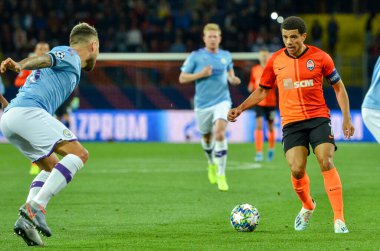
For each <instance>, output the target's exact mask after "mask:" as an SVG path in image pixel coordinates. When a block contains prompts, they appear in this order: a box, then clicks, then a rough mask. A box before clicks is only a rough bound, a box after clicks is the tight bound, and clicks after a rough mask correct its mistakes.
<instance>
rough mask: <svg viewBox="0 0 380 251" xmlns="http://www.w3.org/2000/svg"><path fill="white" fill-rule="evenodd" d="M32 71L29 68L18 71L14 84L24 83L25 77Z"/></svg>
mask: <svg viewBox="0 0 380 251" xmlns="http://www.w3.org/2000/svg"><path fill="white" fill-rule="evenodd" d="M31 73H32V71H31V70H22V71H20V73H19V74H18V75H17V77H16V79H15V86H16V87H21V86H23V85H24V84H25V81H26V79H27V78H28V76H29V75H30V74H31Z"/></svg>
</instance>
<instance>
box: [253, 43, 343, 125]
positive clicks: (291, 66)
mask: <svg viewBox="0 0 380 251" xmlns="http://www.w3.org/2000/svg"><path fill="white" fill-rule="evenodd" d="M323 77H327V78H328V80H329V82H330V83H331V84H334V83H336V82H337V81H339V80H340V76H339V74H338V73H337V72H336V70H335V66H334V62H333V61H332V59H331V57H330V56H329V55H328V54H327V53H326V52H324V51H322V50H320V49H318V48H317V47H314V46H309V45H308V46H307V48H306V50H305V51H304V52H303V53H302V54H301V55H300V56H298V57H297V58H293V57H291V56H290V55H289V54H288V52H287V51H286V49H285V48H283V49H281V50H279V51H277V52H275V53H274V54H273V55H272V56H271V57H270V59H269V60H268V63H267V65H266V67H265V69H264V72H263V75H262V77H261V80H260V86H261V87H263V88H273V87H274V85H275V84H276V83H277V87H278V91H279V108H280V115H281V119H282V125H283V126H284V125H286V124H289V123H292V122H297V121H302V120H307V119H311V118H317V117H326V118H330V110H329V108H328V107H327V105H326V101H325V98H324V96H323V89H322V85H323Z"/></svg>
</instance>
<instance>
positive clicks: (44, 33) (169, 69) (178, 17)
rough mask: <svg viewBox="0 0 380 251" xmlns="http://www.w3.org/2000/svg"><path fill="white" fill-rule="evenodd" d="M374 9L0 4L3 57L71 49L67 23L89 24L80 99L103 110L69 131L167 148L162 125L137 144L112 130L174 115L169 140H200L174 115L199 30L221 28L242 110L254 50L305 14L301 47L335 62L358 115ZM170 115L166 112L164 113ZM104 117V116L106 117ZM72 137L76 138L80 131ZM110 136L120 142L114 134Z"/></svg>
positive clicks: (8, 91) (65, 1)
mask: <svg viewBox="0 0 380 251" xmlns="http://www.w3.org/2000/svg"><path fill="white" fill-rule="evenodd" d="M379 6H380V3H379V1H371V0H363V1H362V0H360V1H359V0H349V1H338V0H336V1H328V0H322V1H314V2H308V1H300V0H295V1H289V0H276V1H275V0H262V1H259V0H234V1H220V0H203V1H201V0H198V1H189V0H183V1H180V0H160V1H152V0H147V1H141V0H126V1H122V0H106V1H101V2H99V1H94V0H80V1H74V0H56V1H47V2H44V3H42V2H41V1H36V0H1V1H0V13H1V15H0V23H1V26H0V32H1V33H0V34H1V39H0V59H3V58H5V57H9V56H10V57H13V58H15V59H16V60H19V59H22V58H24V57H26V56H27V55H28V54H29V53H30V52H31V51H33V48H34V45H35V44H36V43H37V42H38V41H47V42H48V43H49V44H50V47H54V46H56V45H61V44H67V43H68V41H67V38H68V36H69V31H70V28H71V27H72V26H73V25H75V24H76V23H78V22H80V21H86V22H88V23H90V24H93V25H94V26H95V27H96V28H97V29H98V32H99V35H100V42H101V53H102V54H101V56H100V58H99V61H98V64H97V67H96V69H95V71H94V72H91V73H89V74H87V73H83V75H82V80H81V83H80V85H79V92H78V93H79V97H80V111H88V110H91V111H92V113H91V114H95V113H96V112H95V111H99V112H100V115H99V116H98V117H97V118H95V117H96V116H95V117H94V116H91V115H88V113H82V115H81V116H79V117H81V118H85V117H86V119H87V120H88V121H90V122H91V124H92V125H93V126H92V128H89V127H86V129H84V128H82V127H83V126H84V124H82V122H81V121H80V119H78V116H76V117H75V116H74V119H75V121H76V122H74V123H72V124H73V125H74V126H76V127H81V128H82V129H81V130H82V131H83V130H85V131H86V132H87V134H89V132H90V131H91V134H92V136H88V135H87V136H85V135H83V137H81V139H84V140H104V139H108V140H115V139H116V140H121V141H167V138H168V137H169V138H170V135H169V136H168V133H169V132H167V131H168V130H167V129H165V128H164V129H163V128H159V129H157V130H156V132H158V134H157V133H155V134H154V135H153V132H152V135H150V134H149V133H150V132H146V133H147V134H149V135H148V136H147V137H140V138H139V137H135V138H134V137H126V136H125V135H124V134H128V132H125V133H124V134H123V132H120V131H119V132H115V130H118V129H115V128H116V127H117V125H120V126H119V127H118V128H121V129H120V130H123V129H122V128H123V127H124V128H125V127H126V126H128V127H129V128H131V127H132V129H133V126H135V125H136V124H137V125H141V123H145V126H146V127H147V128H150V127H149V125H150V124H149V121H150V120H152V119H153V120H155V119H156V118H159V120H160V119H169V118H172V117H171V116H174V119H176V118H183V119H184V120H187V122H186V123H185V124H184V125H181V127H182V129H180V130H179V131H176V132H175V134H176V135H179V134H181V135H182V136H181V137H179V138H176V137H175V136H173V137H174V141H176V140H177V141H182V140H189V139H191V138H193V139H196V138H197V136H196V135H193V136H194V137H191V136H190V134H187V133H188V132H187V131H191V130H192V128H193V127H194V123H193V121H192V115H191V113H187V112H184V113H178V112H176V111H178V110H181V111H190V110H191V109H192V97H193V94H194V86H193V85H180V84H179V83H178V75H179V73H180V66H181V65H182V63H183V61H184V59H185V58H186V56H187V55H188V53H189V52H191V51H192V50H195V49H197V48H199V47H202V46H203V43H202V39H201V34H202V28H203V25H204V24H205V23H207V22H215V23H218V24H219V25H220V26H221V27H222V30H223V41H222V47H223V48H224V49H227V50H230V51H231V52H233V55H234V63H235V71H236V72H237V75H238V76H239V77H240V78H241V79H242V84H241V85H240V86H239V87H232V88H231V95H232V99H233V101H234V103H239V102H241V101H242V100H243V99H244V98H245V97H247V95H248V93H247V90H246V89H247V88H246V86H247V83H248V78H249V72H250V69H251V66H252V65H253V64H255V63H257V61H256V54H255V52H257V51H258V50H259V49H260V48H261V47H267V48H269V49H270V50H271V51H275V50H277V49H279V48H281V47H282V41H281V36H280V32H279V27H280V23H281V20H282V19H283V18H284V17H287V16H290V15H299V16H301V17H303V18H304V19H305V21H306V22H307V25H308V41H307V43H308V44H312V45H316V46H319V47H320V48H322V49H324V50H326V51H327V52H329V53H330V55H331V56H332V57H333V58H334V60H335V63H336V67H337V69H338V71H339V72H340V74H341V76H342V78H343V81H344V83H345V84H346V86H347V90H348V93H349V97H350V102H351V108H352V109H353V110H354V111H353V112H354V114H358V115H360V113H359V110H360V106H361V102H362V100H363V96H364V94H365V92H366V91H367V89H368V85H369V83H370V77H371V73H372V68H373V66H374V63H375V61H376V59H377V57H378V56H379V55H380V14H377V13H379V11H380V7H379ZM376 14H377V15H376ZM155 53H159V54H155ZM162 53H165V54H162ZM15 77H16V75H15V74H14V73H7V74H6V75H3V76H2V78H3V79H2V81H3V83H4V85H5V97H6V98H8V99H11V98H13V97H14V96H15V95H16V93H17V88H16V87H14V85H13V80H14V78H15ZM325 97H326V100H327V103H328V105H329V107H330V108H331V109H333V110H335V109H338V108H339V107H338V105H337V102H336V101H335V95H334V92H333V90H332V88H327V86H326V89H325ZM100 109H101V110H100ZM168 110H170V111H172V112H171V113H166V114H164V113H162V111H168ZM104 111H107V112H106V113H103V112H104ZM120 111H124V112H126V113H124V114H136V112H137V111H146V113H143V115H144V114H145V115H146V114H147V115H146V116H145V117H146V121H147V122H144V121H141V118H140V117H135V118H130V117H128V116H127V117H125V116H124V117H123V116H121V118H120V119H118V118H116V116H117V114H118V112H120ZM173 111H174V113H173ZM115 112H117V113H115ZM356 112H357V113H356ZM86 114H87V115H86ZM173 114H174V115H173ZM104 116H106V117H107V118H106V119H104ZM110 116H111V117H112V118H110ZM136 116H138V115H136ZM178 116H182V117H178ZM250 116H251V115H250ZM250 116H248V117H247V119H248V120H249V118H250ZM359 117H360V116H359ZM359 117H358V119H357V120H358V121H357V123H359V124H355V125H356V126H357V127H359V128H363V129H362V132H361V135H362V136H360V135H359V137H357V138H356V139H357V140H365V141H372V140H373V138H372V137H371V136H370V135H368V132H367V131H366V129H365V128H364V126H363V124H362V123H361V121H359V120H360V118H359ZM338 119H339V118H338ZM142 120H144V118H142ZM128 121H129V122H128ZM139 121H140V122H139ZM176 121H178V119H176ZM131 123H132V124H131ZM139 123H140V124H139ZM244 123H248V122H247V121H245V122H244ZM151 124H152V125H153V126H155V125H157V126H159V125H161V126H162V127H166V126H171V127H173V124H167V123H166V124H165V123H164V124H163V122H160V121H158V122H157V121H153V122H151ZM277 124H278V125H279V122H278V121H277ZM89 125H90V124H89ZM175 125H176V124H174V126H175ZM107 126H108V127H109V126H111V127H112V128H113V129H110V130H113V132H110V131H109V130H108V131H107V132H102V131H100V128H103V129H104V128H106V127H107ZM253 126H254V124H252V123H250V125H249V127H248V128H246V129H244V131H246V132H247V135H249V136H247V137H243V138H242V137H240V136H236V137H234V136H233V135H232V139H233V140H235V141H240V142H244V141H250V140H252V136H251V133H250V130H251V128H252V127H253ZM137 129H138V128H137ZM73 130H74V131H75V132H76V133H77V134H78V133H79V134H81V133H80V132H79V131H78V130H79V129H78V130H77V128H74V129H73ZM138 130H140V131H141V130H144V128H140V129H138ZM242 130H243V129H242ZM278 130H280V127H279V126H278ZM151 131H152V130H151ZM193 131H194V130H193ZM129 133H132V134H133V132H129ZM192 133H193V134H196V132H192ZM111 134H112V135H111ZM116 134H122V136H123V135H124V136H125V137H116V136H115V135H116ZM136 134H138V133H136ZM102 135H103V136H102ZM338 140H339V137H338ZM169 141H171V140H169Z"/></svg>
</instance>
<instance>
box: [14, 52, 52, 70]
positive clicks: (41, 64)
mask: <svg viewBox="0 0 380 251" xmlns="http://www.w3.org/2000/svg"><path fill="white" fill-rule="evenodd" d="M51 63H52V62H51V57H50V56H49V55H47V54H45V55H42V56H34V57H29V58H25V59H23V60H21V61H20V62H19V64H20V65H21V67H22V69H27V70H36V69H41V68H48V67H51Z"/></svg>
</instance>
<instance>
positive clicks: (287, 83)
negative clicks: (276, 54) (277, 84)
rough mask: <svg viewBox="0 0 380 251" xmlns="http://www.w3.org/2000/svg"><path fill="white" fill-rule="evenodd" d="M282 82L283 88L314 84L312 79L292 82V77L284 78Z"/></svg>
mask: <svg viewBox="0 0 380 251" xmlns="http://www.w3.org/2000/svg"><path fill="white" fill-rule="evenodd" d="M283 83H284V89H285V90H290V89H297V88H306V87H311V86H314V81H313V80H312V79H305V80H301V81H295V82H293V79H291V78H286V79H284V80H283Z"/></svg>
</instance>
